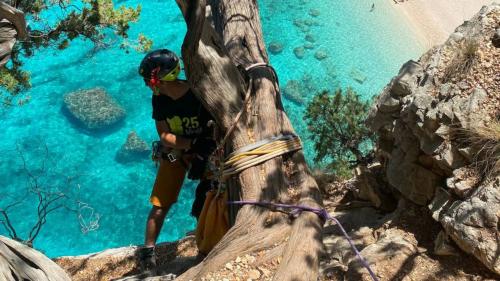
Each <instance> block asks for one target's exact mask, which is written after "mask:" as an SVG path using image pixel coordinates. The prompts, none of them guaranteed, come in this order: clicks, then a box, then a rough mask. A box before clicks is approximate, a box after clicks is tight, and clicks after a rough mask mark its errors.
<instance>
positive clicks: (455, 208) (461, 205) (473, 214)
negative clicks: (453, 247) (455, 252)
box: [440, 176, 500, 274]
mask: <svg viewBox="0 0 500 281" xmlns="http://www.w3.org/2000/svg"><path fill="white" fill-rule="evenodd" d="M499 216H500V176H498V177H496V178H495V179H493V180H490V181H489V182H487V183H485V184H482V185H480V186H479V187H478V188H477V189H476V190H475V191H474V192H473V193H472V195H471V196H470V197H469V198H468V199H466V200H465V201H457V202H455V203H454V204H453V205H452V206H451V207H450V208H449V209H448V210H447V211H446V212H445V214H444V215H442V216H441V218H440V222H441V224H442V225H443V227H444V229H445V231H446V233H447V234H448V235H449V236H450V237H451V238H452V239H453V241H455V243H456V244H457V245H458V246H459V247H460V248H461V249H462V250H463V251H465V252H467V253H470V254H472V255H474V256H475V257H476V258H477V259H478V260H480V261H481V262H482V263H483V264H484V265H486V266H487V267H488V268H489V269H491V270H492V271H494V272H496V273H497V274H500V258H499V256H498V255H499V254H498V253H499V251H500V248H499V242H500V241H499V240H498V223H499Z"/></svg>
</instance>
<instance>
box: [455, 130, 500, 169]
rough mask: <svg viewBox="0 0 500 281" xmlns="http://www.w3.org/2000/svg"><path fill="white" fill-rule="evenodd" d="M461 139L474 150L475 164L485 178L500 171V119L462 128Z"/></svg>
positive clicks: (460, 131)
mask: <svg viewBox="0 0 500 281" xmlns="http://www.w3.org/2000/svg"><path fill="white" fill-rule="evenodd" d="M458 135H459V138H458V139H459V140H460V141H461V142H462V143H463V144H465V145H467V146H469V147H471V148H472V150H473V151H474V157H473V161H472V162H473V163H472V164H473V165H474V166H475V167H476V169H477V170H478V172H479V173H480V174H481V176H482V177H483V178H490V177H495V176H497V175H498V174H499V173H500V120H495V121H492V122H490V123H489V124H487V125H484V126H477V127H474V128H467V129H460V130H459V134H458Z"/></svg>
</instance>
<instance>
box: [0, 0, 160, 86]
mask: <svg viewBox="0 0 500 281" xmlns="http://www.w3.org/2000/svg"><path fill="white" fill-rule="evenodd" d="M2 1H4V2H5V3H7V4H9V5H11V6H12V7H14V8H17V9H18V10H20V11H22V12H24V14H25V17H26V19H29V20H30V21H31V23H32V24H31V25H32V26H34V27H33V29H31V30H28V32H29V37H28V39H27V40H24V41H21V42H18V44H16V48H14V50H13V53H12V60H11V62H12V63H11V64H10V65H9V66H8V67H7V66H4V67H2V68H0V72H1V76H0V87H3V88H5V89H6V90H7V91H8V92H9V93H13V94H15V93H19V92H22V91H24V90H26V89H28V88H29V87H30V82H29V80H30V79H29V74H28V73H27V72H25V71H23V70H22V62H21V61H20V60H19V55H20V54H23V55H24V56H27V57H29V56H32V55H33V54H34V53H35V52H36V51H37V50H38V49H40V48H47V47H55V48H58V49H65V48H67V47H68V46H69V45H70V42H71V41H72V40H74V39H76V38H84V39H86V40H90V41H91V42H93V43H94V44H95V45H96V46H97V47H106V46H109V45H110V44H111V43H110V41H109V40H108V42H106V41H105V39H106V38H107V37H109V36H106V35H107V34H108V33H106V31H108V30H112V31H114V34H116V35H117V36H119V37H121V38H122V40H124V41H125V42H128V35H127V31H128V29H129V27H130V23H131V22H136V21H137V20H138V18H139V15H140V13H141V6H140V5H139V6H137V7H136V8H128V7H124V6H120V7H118V8H117V7H115V6H114V4H113V1H112V0H2ZM46 11H51V14H58V15H61V16H60V17H59V19H58V20H57V22H55V23H50V22H49V20H48V19H44V14H43V13H44V12H46ZM53 11H56V12H53ZM130 45H132V44H130V43H126V44H121V46H122V47H124V48H127V47H128V46H130ZM151 46H152V41H151V40H149V39H148V38H146V37H145V36H144V35H142V34H141V35H140V36H139V38H138V39H137V46H134V48H135V49H136V50H139V51H148V50H149V49H150V48H151Z"/></svg>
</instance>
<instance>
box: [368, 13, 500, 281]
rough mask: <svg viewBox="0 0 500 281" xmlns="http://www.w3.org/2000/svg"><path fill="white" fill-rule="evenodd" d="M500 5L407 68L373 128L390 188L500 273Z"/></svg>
mask: <svg viewBox="0 0 500 281" xmlns="http://www.w3.org/2000/svg"><path fill="white" fill-rule="evenodd" d="M499 38H500V5H499V4H492V5H490V6H488V7H483V8H482V9H481V11H480V12H479V13H478V14H477V15H476V16H475V17H474V18H472V19H471V20H470V21H466V22H464V24H463V25H461V26H459V27H458V28H457V29H456V30H455V32H454V33H453V34H451V36H450V37H449V39H448V40H447V41H446V43H445V44H443V45H441V46H438V47H435V48H433V49H431V50H429V51H428V52H427V53H426V54H424V55H423V56H422V57H421V58H420V59H419V60H418V61H409V62H407V63H406V64H404V65H403V67H402V68H401V70H400V72H399V74H398V75H397V76H396V77H395V78H394V79H392V81H391V82H390V84H389V85H388V86H387V87H386V88H385V89H384V90H383V92H382V93H381V94H380V96H379V97H378V99H377V101H376V103H375V105H374V107H373V109H372V112H371V114H370V117H369V119H368V125H369V127H370V128H371V129H372V130H373V131H375V132H377V134H378V143H377V147H376V153H377V155H378V158H379V160H380V162H381V164H382V167H383V171H384V173H383V174H384V175H385V181H386V183H387V185H386V191H387V189H389V190H390V191H391V192H392V193H393V194H394V195H396V196H397V197H404V198H407V199H409V200H411V201H413V202H414V203H416V204H419V205H427V206H428V208H429V209H430V210H431V211H432V217H433V218H434V219H435V220H436V221H438V222H440V223H441V224H442V227H443V232H442V233H440V238H445V239H447V238H448V237H450V238H451V239H452V240H453V241H455V242H456V244H457V245H458V246H459V247H460V248H461V249H462V250H463V251H465V252H467V253H469V254H472V255H474V256H475V257H476V258H477V259H479V260H480V261H481V262H482V263H483V264H484V265H486V266H487V267H488V268H489V269H490V270H492V271H494V272H496V273H497V274H499V273H500V247H499V241H500V234H499V217H500V175H499V170H500V162H499V157H500V145H499V143H500V126H499V124H500V110H499V109H500V48H499V44H498V40H499Z"/></svg>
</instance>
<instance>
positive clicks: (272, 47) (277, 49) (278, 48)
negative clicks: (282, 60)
mask: <svg viewBox="0 0 500 281" xmlns="http://www.w3.org/2000/svg"><path fill="white" fill-rule="evenodd" d="M268 50H269V52H271V54H273V55H277V54H279V53H281V52H282V51H283V44H281V43H280V42H276V41H273V42H271V43H270V44H269V47H268Z"/></svg>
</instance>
